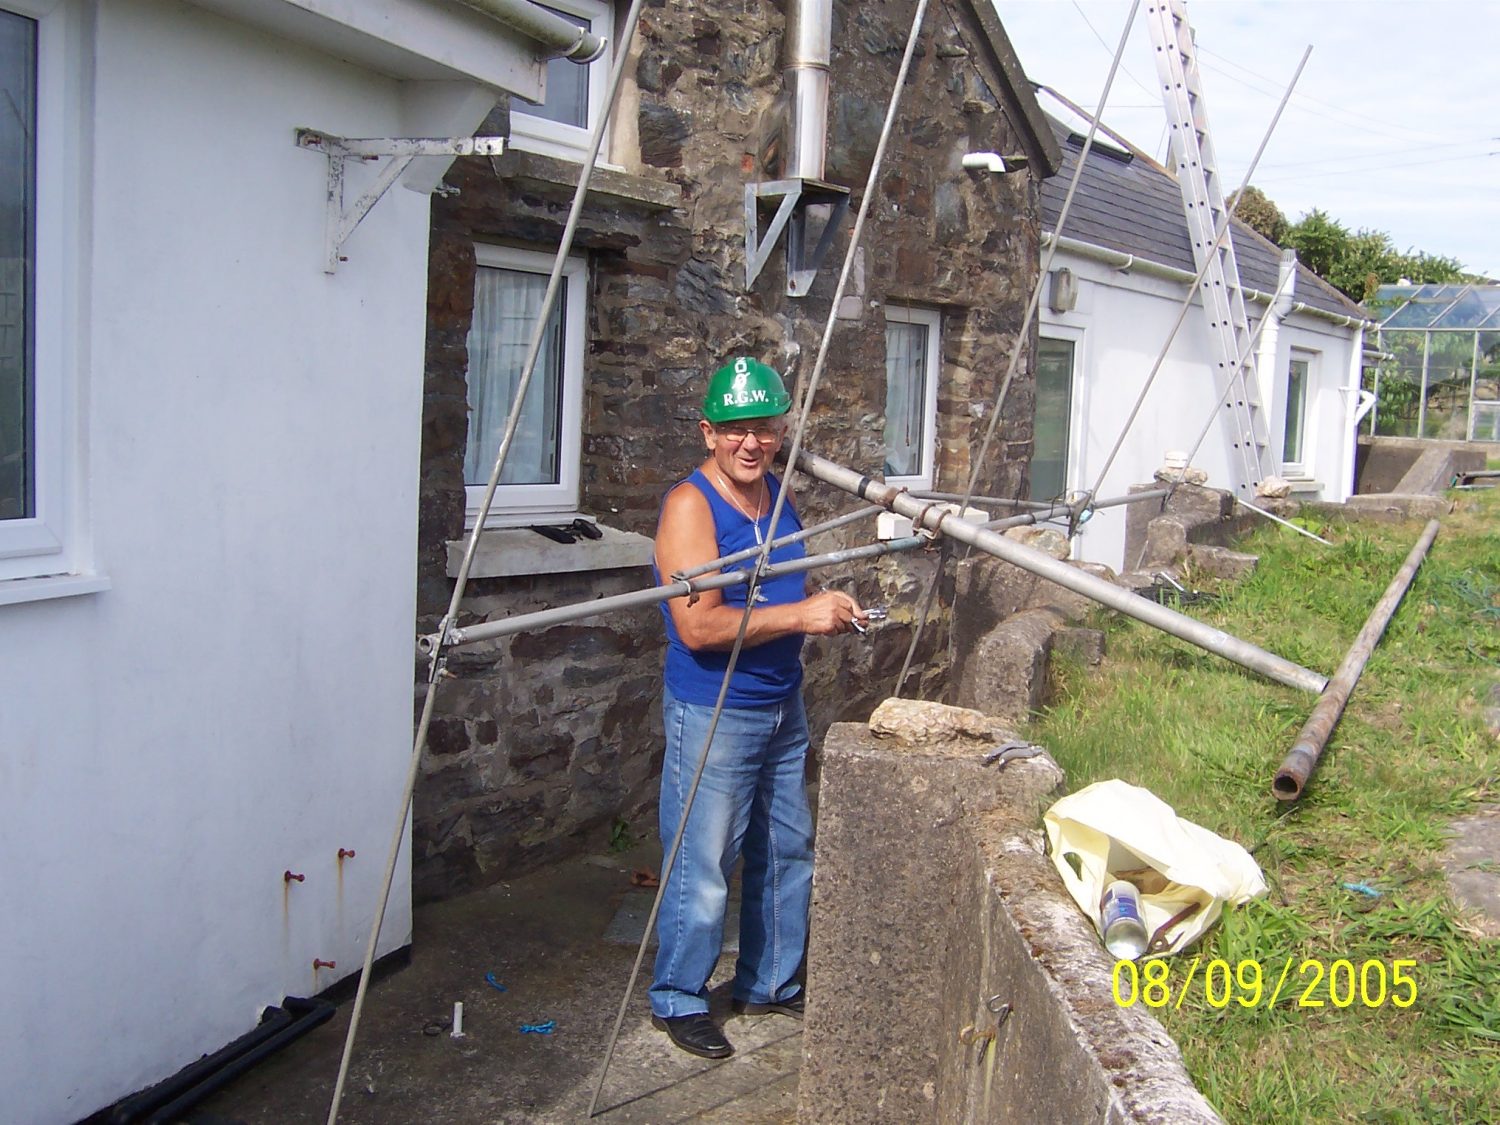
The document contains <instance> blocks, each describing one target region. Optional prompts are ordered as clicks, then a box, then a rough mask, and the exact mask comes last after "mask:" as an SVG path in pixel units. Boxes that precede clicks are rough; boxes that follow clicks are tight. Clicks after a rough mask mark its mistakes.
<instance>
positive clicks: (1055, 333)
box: [1026, 324, 1084, 500]
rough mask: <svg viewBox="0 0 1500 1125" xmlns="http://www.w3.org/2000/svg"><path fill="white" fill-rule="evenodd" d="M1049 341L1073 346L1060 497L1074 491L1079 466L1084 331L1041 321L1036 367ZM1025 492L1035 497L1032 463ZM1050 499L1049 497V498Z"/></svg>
mask: <svg viewBox="0 0 1500 1125" xmlns="http://www.w3.org/2000/svg"><path fill="white" fill-rule="evenodd" d="M1047 340H1050V341H1052V342H1053V343H1057V344H1067V345H1068V346H1069V347H1070V348H1071V349H1072V362H1071V363H1070V364H1069V366H1068V417H1067V420H1066V422H1065V424H1064V435H1063V440H1064V442H1065V443H1066V444H1065V448H1064V450H1063V474H1062V475H1063V496H1064V497H1066V496H1067V495H1068V494H1069V493H1071V492H1074V491H1076V490H1077V489H1078V488H1079V487H1080V485H1079V484H1078V473H1079V465H1080V452H1081V451H1080V444H1079V443H1080V440H1081V438H1082V434H1081V432H1080V431H1081V429H1082V422H1083V403H1082V401H1081V400H1082V392H1083V385H1082V383H1081V381H1080V379H1079V372H1080V371H1082V370H1083V349H1084V333H1083V330H1082V329H1078V328H1065V327H1062V326H1061V325H1057V324H1042V325H1039V326H1038V327H1037V341H1036V345H1037V367H1038V368H1040V366H1041V350H1042V343H1043V341H1047ZM1038 373H1039V372H1034V373H1033V376H1032V381H1033V400H1034V399H1035V397H1036V396H1035V380H1036V375H1037V374H1038ZM1031 443H1032V444H1031V453H1032V458H1033V459H1034V458H1035V457H1036V419H1035V418H1033V419H1032V434H1031ZM1026 492H1027V497H1028V499H1032V500H1035V499H1036V496H1035V495H1034V493H1033V487H1032V480H1031V466H1030V464H1029V463H1028V465H1027V470H1026ZM1048 499H1050V497H1048Z"/></svg>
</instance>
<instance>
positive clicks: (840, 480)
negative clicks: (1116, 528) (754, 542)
mask: <svg viewBox="0 0 1500 1125" xmlns="http://www.w3.org/2000/svg"><path fill="white" fill-rule="evenodd" d="M797 468H798V469H800V470H801V471H802V472H804V473H806V474H808V475H809V476H811V477H816V478H817V479H818V480H821V481H823V482H824V483H825V484H831V485H833V486H834V487H835V488H842V489H843V490H844V491H846V492H852V493H853V494H854V495H856V496H858V497H860V498H861V499H862V500H868V501H870V502H872V503H875V504H880V505H882V506H884V507H889V508H890V509H891V510H892V511H895V512H899V513H900V514H901V515H903V516H908V517H910V519H911V521H912V523H913V524H914V525H915V526H917V527H922V528H927V529H928V530H931V531H940V532H942V533H943V534H944V535H947V536H948V537H950V538H952V539H957V540H958V541H959V542H961V543H967V544H968V545H969V546H971V547H976V548H978V549H979V550H981V551H984V552H985V553H986V554H990V555H994V556H996V557H997V558H1002V559H1004V560H1005V561H1006V562H1009V563H1014V564H1015V565H1016V566H1019V567H1020V568H1021V569H1023V570H1027V571H1030V572H1031V573H1032V574H1037V575H1040V576H1041V577H1043V578H1046V579H1048V580H1049V581H1052V582H1056V583H1057V584H1058V585H1059V586H1062V587H1064V588H1066V589H1069V590H1072V591H1074V592H1075V593H1079V594H1082V595H1083V596H1084V597H1086V598H1090V599H1092V600H1093V601H1096V602H1099V603H1101V604H1103V605H1107V606H1109V607H1110V608H1111V609H1115V610H1118V611H1119V612H1121V613H1123V614H1125V615H1126V616H1128V617H1133V618H1135V619H1136V620H1137V621H1144V622H1145V623H1146V624H1147V625H1150V626H1152V627H1154V628H1157V629H1160V630H1162V631H1163V632H1165V633H1170V634H1171V635H1172V636H1174V637H1177V638H1178V639H1180V640H1184V641H1187V642H1188V643H1189V644H1194V645H1197V646H1198V647H1199V648H1201V649H1204V650H1206V651H1208V652H1212V653H1214V654H1215V655H1217V656H1222V657H1224V659H1226V660H1231V661H1233V662H1234V663H1236V664H1239V665H1241V666H1242V667H1245V668H1249V669H1251V670H1252V671H1256V672H1259V673H1261V674H1262V675H1264V676H1268V677H1270V678H1271V679H1273V680H1275V681H1276V682H1277V683H1282V684H1286V685H1287V686H1288V687H1294V688H1300V689H1301V690H1303V691H1310V692H1320V691H1322V690H1323V688H1324V686H1325V685H1326V684H1327V683H1328V681H1327V679H1325V678H1324V677H1323V676H1321V675H1319V674H1318V673H1317V672H1314V671H1312V670H1311V669H1309V668H1303V667H1302V666H1301V665H1299V664H1294V663H1292V662H1291V661H1290V660H1287V659H1285V658H1284V657H1280V656H1277V655H1276V654H1275V653H1272V652H1267V651H1266V650H1265V649H1263V648H1260V647H1258V646H1256V645H1253V644H1251V643H1250V642H1249V641H1244V640H1241V639H1240V638H1238V637H1234V636H1231V635H1230V634H1228V633H1226V632H1224V631H1223V630H1222V629H1215V628H1213V626H1211V625H1205V624H1204V623H1203V622H1201V621H1197V620H1195V619H1193V618H1191V617H1188V616H1187V615H1185V614H1181V613H1178V612H1176V611H1175V610H1172V609H1168V608H1167V607H1166V606H1164V605H1158V604H1157V603H1156V602H1153V601H1148V600H1147V599H1145V598H1143V597H1141V596H1140V595H1138V594H1132V593H1130V591H1128V590H1124V589H1121V588H1120V587H1119V586H1116V585H1114V583H1112V582H1106V581H1105V580H1104V579H1102V578H1098V577H1096V576H1094V575H1092V574H1090V573H1088V572H1087V571H1085V570H1080V569H1079V568H1077V567H1074V566H1069V565H1068V564H1067V563H1065V562H1061V561H1059V560H1057V559H1054V558H1053V557H1052V556H1051V555H1045V554H1043V553H1042V552H1040V551H1036V550H1033V549H1032V548H1030V547H1027V546H1025V545H1023V544H1021V543H1018V542H1016V541H1015V540H1014V539H1007V538H1006V537H1005V536H1004V535H1000V534H997V533H996V532H994V531H989V530H986V529H984V528H982V527H979V526H977V525H975V524H971V523H965V522H964V521H963V520H961V519H959V518H958V517H957V516H955V515H954V514H953V513H952V512H950V511H948V510H947V509H945V508H943V507H942V505H939V504H933V503H925V502H923V501H921V500H917V499H915V498H914V497H911V496H908V495H906V494H905V493H903V492H901V491H900V490H899V489H896V488H893V487H891V486H890V485H888V484H885V483H884V482H883V481H879V480H876V479H875V478H873V477H867V476H861V475H860V474H859V473H856V472H855V471H854V470H852V469H846V468H843V467H842V466H840V465H837V464H835V463H834V462H832V461H828V460H825V459H824V458H822V457H818V456H816V455H814V454H811V453H807V452H805V451H804V452H803V453H801V454H800V455H799V457H798V459H797Z"/></svg>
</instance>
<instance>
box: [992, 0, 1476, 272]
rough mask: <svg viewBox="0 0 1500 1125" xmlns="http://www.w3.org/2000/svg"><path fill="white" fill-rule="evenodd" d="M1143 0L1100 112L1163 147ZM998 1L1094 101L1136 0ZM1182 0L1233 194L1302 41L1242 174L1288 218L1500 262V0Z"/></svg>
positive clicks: (1067, 84) (1070, 83) (1077, 90)
mask: <svg viewBox="0 0 1500 1125" xmlns="http://www.w3.org/2000/svg"><path fill="white" fill-rule="evenodd" d="M1150 2H1151V0H1142V2H1141V7H1140V10H1139V11H1138V12H1137V13H1136V16H1135V19H1134V21H1133V22H1132V26H1131V28H1130V35H1129V39H1128V41H1127V43H1126V46H1125V53H1124V56H1123V58H1122V60H1121V69H1120V71H1119V72H1118V73H1117V74H1116V76H1115V82H1114V85H1113V86H1112V88H1111V89H1110V92H1109V97H1108V100H1107V103H1106V108H1105V111H1104V113H1103V115H1102V119H1103V121H1104V123H1105V124H1107V125H1109V126H1110V127H1112V128H1113V129H1115V130H1116V131H1117V132H1119V133H1121V134H1123V135H1124V136H1125V137H1127V138H1129V139H1130V140H1131V141H1132V142H1133V143H1135V144H1136V145H1137V146H1138V147H1139V148H1141V149H1144V150H1145V151H1147V152H1150V153H1151V154H1152V155H1154V156H1156V157H1157V158H1158V159H1161V158H1162V156H1163V155H1164V145H1165V134H1166V127H1165V120H1166V118H1165V112H1164V110H1163V108H1162V103H1161V97H1160V94H1159V93H1158V85H1157V81H1156V64H1155V62H1154V53H1153V50H1152V47H1151V38H1150V33H1149V31H1148V30H1147V23H1146V5H1147V4H1148V3H1150ZM994 4H995V8H996V10H997V11H998V12H999V13H1000V18H1001V21H1002V22H1003V23H1004V25H1005V30H1006V32H1007V33H1008V34H1009V36H1010V38H1011V42H1012V43H1013V44H1014V46H1015V49H1016V53H1017V55H1018V56H1019V57H1020V60H1021V65H1022V67H1023V68H1024V69H1025V71H1026V74H1027V76H1028V77H1029V78H1031V79H1032V80H1033V81H1035V82H1040V83H1043V84H1044V85H1047V86H1051V87H1053V88H1054V89H1056V90H1058V91H1059V92H1060V93H1062V94H1064V95H1066V96H1067V97H1068V98H1069V99H1070V100H1072V101H1074V102H1076V103H1078V104H1079V105H1081V106H1083V107H1085V108H1087V109H1093V108H1094V107H1095V106H1097V105H1098V104H1099V100H1100V94H1101V92H1102V91H1103V89H1104V81H1105V78H1106V77H1107V76H1108V74H1109V66H1110V60H1111V59H1112V58H1113V57H1114V53H1115V48H1116V46H1117V45H1118V43H1119V41H1120V34H1121V31H1122V30H1123V29H1124V27H1125V20H1126V17H1127V16H1128V15H1129V12H1130V0H994ZM1187 13H1188V18H1189V21H1190V22H1191V23H1192V25H1193V28H1194V30H1195V31H1196V32H1197V44H1198V65H1199V71H1200V73H1201V76H1202V83H1203V101H1204V104H1205V106H1206V107H1207V111H1208V123H1209V128H1210V136H1211V138H1212V141H1213V149H1214V152H1215V154H1216V156H1217V159H1218V163H1219V173H1220V182H1221V183H1222V184H1223V185H1224V189H1225V194H1226V195H1227V194H1229V192H1231V191H1233V190H1234V189H1235V188H1236V187H1238V186H1239V184H1240V182H1241V180H1242V179H1243V178H1244V175H1245V169H1246V168H1247V167H1248V165H1249V163H1250V161H1251V159H1252V158H1253V157H1254V156H1255V151H1256V149H1257V148H1258V147H1259V146H1260V144H1261V141H1262V139H1263V138H1264V137H1265V134H1266V130H1267V128H1268V127H1269V126H1270V124H1271V120H1272V118H1273V116H1274V115H1275V112H1276V106H1277V104H1278V103H1279V102H1280V101H1281V98H1282V96H1283V95H1284V94H1285V92H1286V88H1287V86H1288V85H1289V84H1290V82H1291V79H1292V76H1293V75H1294V74H1295V73H1296V69H1297V64H1298V62H1299V61H1300V60H1301V58H1302V53H1303V51H1304V50H1305V49H1306V48H1307V47H1309V46H1310V47H1312V54H1311V55H1310V56H1309V58H1308V61H1307V66H1306V67H1305V69H1304V70H1303V72H1302V76H1301V78H1300V79H1299V80H1298V82H1297V86H1296V89H1295V90H1294V91H1293V93H1292V96H1291V99H1290V101H1289V102H1288V103H1287V107H1286V110H1285V111H1284V112H1283V114H1282V116H1281V120H1280V122H1279V123H1278V124H1277V126H1276V129H1275V131H1274V132H1273V133H1272V134H1271V137H1270V140H1269V142H1268V144H1267V146H1266V150H1265V153H1264V154H1263V155H1262V157H1261V159H1260V163H1259V164H1258V165H1257V167H1256V170H1255V173H1254V175H1253V176H1252V177H1251V180H1250V182H1251V183H1252V184H1254V185H1255V186H1256V187H1259V188H1260V189H1261V190H1262V191H1264V192H1265V193H1266V195H1268V196H1269V197H1270V198H1271V199H1272V201H1274V202H1275V203H1276V205H1277V206H1278V207H1280V208H1281V210H1282V212H1283V213H1284V214H1285V215H1286V216H1287V218H1288V219H1289V220H1291V221H1293V222H1295V221H1296V220H1297V219H1299V218H1301V217H1302V216H1303V215H1304V214H1306V213H1307V212H1308V211H1309V210H1311V209H1312V208H1314V207H1317V208H1320V209H1322V210H1323V211H1324V212H1326V213H1327V214H1328V215H1330V216H1331V217H1332V218H1334V219H1337V220H1338V221H1339V222H1341V223H1343V224H1344V226H1346V227H1348V228H1349V229H1350V230H1351V231H1353V230H1360V229H1371V230H1379V231H1384V232H1385V233H1387V234H1388V235H1390V237H1391V241H1392V242H1393V244H1394V245H1395V247H1396V249H1398V250H1403V251H1404V250H1408V249H1412V250H1418V251H1422V252H1425V253H1428V254H1436V255H1440V256H1443V257H1449V258H1456V259H1458V261H1459V262H1460V263H1462V265H1463V266H1464V268H1465V269H1467V270H1469V271H1470V272H1473V273H1479V274H1483V275H1485V276H1488V277H1492V278H1500V0H1405V2H1396V0H1359V2H1356V0H1290V2H1288V0H1189V2H1188V4H1187ZM1041 104H1042V108H1043V109H1044V110H1046V111H1047V112H1049V113H1054V114H1057V115H1060V116H1061V115H1064V114H1065V111H1062V110H1061V108H1060V107H1059V106H1058V104H1057V103H1056V102H1055V101H1053V100H1052V99H1051V98H1049V97H1046V96H1045V95H1044V96H1042V98H1041ZM1100 139H1101V140H1104V139H1105V138H1102V137H1101V138H1100Z"/></svg>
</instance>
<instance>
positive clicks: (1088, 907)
mask: <svg viewBox="0 0 1500 1125" xmlns="http://www.w3.org/2000/svg"><path fill="white" fill-rule="evenodd" d="M1043 823H1044V824H1045V826H1046V829H1047V841H1048V843H1049V844H1050V845H1051V848H1050V850H1051V854H1052V862H1053V864H1054V865H1055V866H1056V867H1057V870H1058V873H1059V874H1060V875H1062V879H1063V884H1064V885H1065V886H1066V887H1067V888H1068V893H1069V894H1070V895H1072V896H1073V901H1074V902H1076V903H1077V904H1078V907H1079V909H1081V910H1082V911H1083V912H1084V914H1085V915H1087V916H1088V917H1089V918H1090V919H1091V920H1092V921H1093V923H1094V927H1095V929H1101V927H1100V922H1099V899H1100V896H1101V895H1103V893H1104V887H1105V885H1106V884H1107V883H1109V882H1111V881H1112V880H1114V879H1117V878H1121V877H1125V878H1127V879H1129V881H1131V882H1134V883H1136V885H1137V886H1138V887H1141V888H1142V891H1141V912H1142V914H1143V916H1144V920H1145V923H1146V932H1147V934H1148V935H1155V934H1156V933H1157V931H1158V930H1159V929H1160V927H1161V926H1163V925H1164V924H1165V923H1166V922H1168V921H1169V920H1171V918H1173V917H1174V916H1175V915H1177V914H1178V913H1180V912H1181V911H1182V910H1183V908H1184V907H1187V906H1189V905H1191V904H1193V903H1197V904H1198V906H1199V909H1198V911H1197V912H1196V913H1194V914H1192V915H1191V916H1189V917H1187V918H1185V919H1183V920H1182V921H1180V922H1179V923H1178V924H1177V925H1176V926H1174V927H1172V929H1171V930H1170V931H1169V932H1168V933H1166V934H1165V935H1163V937H1164V940H1165V948H1161V949H1159V950H1157V951H1156V953H1157V954H1160V955H1164V954H1169V953H1178V952H1180V951H1181V950H1183V949H1185V948H1186V947H1187V946H1188V945H1190V944H1192V943H1193V942H1194V941H1196V940H1197V939H1198V938H1199V937H1200V936H1202V934H1203V933H1204V931H1206V930H1207V929H1208V928H1209V927H1210V926H1212V925H1213V924H1214V923H1215V922H1217V921H1218V920H1219V915H1220V914H1222V913H1223V911H1224V904H1225V903H1226V902H1228V903H1233V904H1235V905H1239V904H1240V903H1242V902H1247V901H1249V900H1250V899H1252V898H1256V897H1257V896H1259V895H1263V894H1265V893H1266V882H1265V879H1264V878H1262V877H1261V873H1260V867H1259V866H1257V864H1256V862H1255V860H1254V859H1252V858H1251V857H1250V853H1249V852H1247V851H1246V850H1245V849H1244V848H1242V847H1240V845H1238V844H1236V843H1235V842H1234V841H1232V840H1226V839H1224V838H1223V837H1222V836H1217V835H1215V834H1214V833H1212V832H1210V831H1208V829H1206V828H1201V827H1199V826H1198V825H1196V824H1193V823H1191V822H1190V821H1186V820H1183V819H1182V818H1181V817H1180V816H1178V815H1177V814H1176V813H1175V812H1174V811H1173V810H1172V806H1170V805H1168V804H1167V803H1166V802H1165V801H1163V800H1162V799H1161V798H1160V797H1158V796H1156V794H1154V793H1152V792H1150V791H1149V790H1146V789H1142V788H1140V787H1139V786H1135V785H1130V784H1127V783H1126V782H1123V781H1120V780H1119V779H1114V780H1111V781H1099V782H1095V783H1094V784H1093V785H1090V786H1088V787H1087V788H1084V789H1080V790H1079V791H1078V792H1077V793H1071V794H1069V795H1068V796H1066V797H1063V798H1062V799H1061V800H1059V801H1058V802H1057V803H1056V804H1054V805H1053V806H1052V807H1051V808H1050V809H1048V810H1047V812H1046V813H1045V814H1044V816H1043ZM1070 856H1071V857H1075V859H1076V863H1077V867H1078V870H1077V871H1076V872H1075V870H1074V866H1073V863H1072V862H1070V861H1069V857H1070ZM1101 932H1102V931H1101Z"/></svg>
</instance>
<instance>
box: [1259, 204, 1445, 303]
mask: <svg viewBox="0 0 1500 1125" xmlns="http://www.w3.org/2000/svg"><path fill="white" fill-rule="evenodd" d="M1246 202H1247V203H1248V202H1249V194H1248V192H1247V193H1246ZM1268 202H1269V201H1268ZM1280 245H1282V246H1285V247H1289V248H1290V249H1293V250H1295V251H1297V257H1298V259H1299V260H1300V261H1301V262H1302V264H1303V265H1305V266H1306V267H1307V268H1308V269H1310V270H1312V271H1313V273H1315V274H1317V275H1318V276H1319V277H1321V278H1322V279H1323V280H1324V281H1326V282H1328V283H1329V284H1330V285H1332V286H1333V287H1334V288H1335V289H1338V290H1340V291H1341V292H1343V293H1345V294H1346V295H1348V296H1349V297H1352V298H1353V299H1354V300H1356V301H1367V300H1369V299H1370V298H1371V297H1373V296H1374V295H1375V291H1376V289H1378V288H1379V287H1380V286H1382V285H1389V284H1392V283H1394V282H1397V281H1400V280H1401V279H1402V278H1406V279H1408V280H1410V281H1413V282H1417V283H1422V284H1430V283H1436V282H1448V281H1465V280H1469V276H1468V275H1467V274H1465V273H1464V271H1463V267H1462V265H1461V264H1460V263H1459V261H1458V260H1457V259H1456V258H1443V257H1439V256H1437V255H1433V254H1424V253H1421V252H1419V251H1415V250H1410V249H1408V250H1407V251H1406V252H1405V253H1402V252H1401V251H1398V250H1397V249H1396V248H1395V246H1394V245H1393V244H1392V243H1391V236H1390V235H1388V234H1386V233H1385V232H1384V231H1378V230H1358V231H1355V232H1353V233H1352V234H1351V233H1350V231H1349V229H1348V228H1347V227H1345V226H1344V225H1343V224H1342V223H1340V222H1339V221H1338V220H1337V219H1334V218H1331V217H1330V216H1329V215H1328V214H1327V213H1326V212H1324V211H1321V210H1319V209H1318V208H1316V207H1315V208H1313V209H1312V210H1311V211H1309V212H1308V213H1307V214H1306V215H1304V216H1302V218H1301V219H1299V220H1298V221H1297V222H1295V223H1293V224H1291V225H1290V226H1289V227H1288V228H1287V230H1286V233H1285V235H1284V237H1283V238H1282V239H1281V240H1280Z"/></svg>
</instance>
